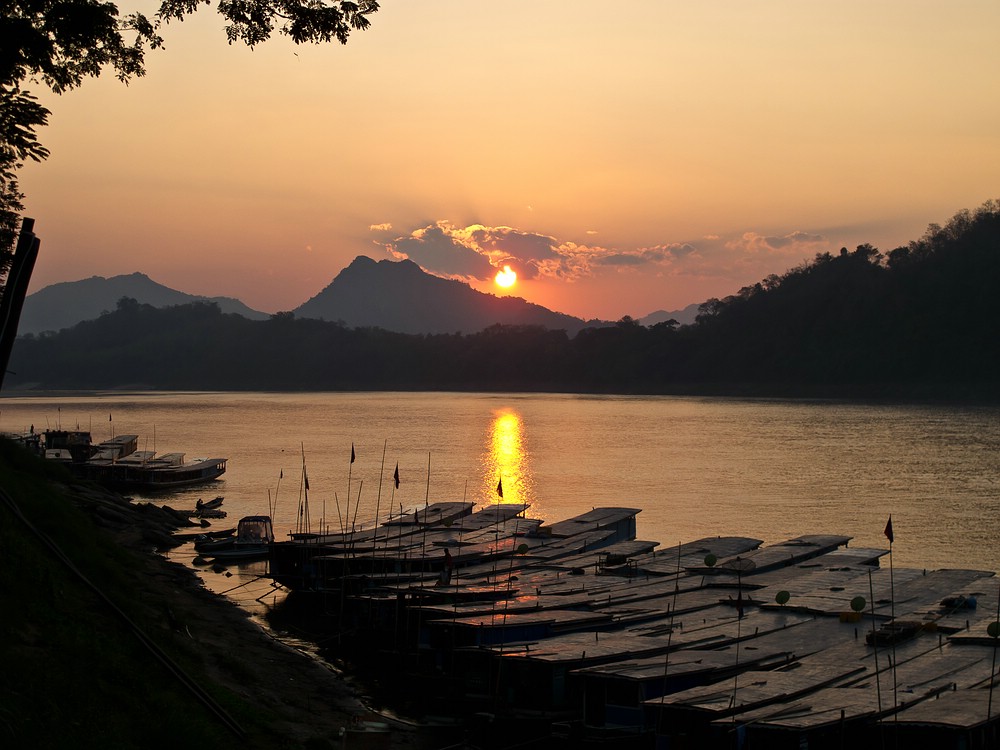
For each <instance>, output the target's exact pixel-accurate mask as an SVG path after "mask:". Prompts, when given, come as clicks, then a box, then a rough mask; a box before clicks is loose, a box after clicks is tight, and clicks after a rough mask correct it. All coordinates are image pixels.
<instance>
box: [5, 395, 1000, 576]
mask: <svg viewBox="0 0 1000 750" xmlns="http://www.w3.org/2000/svg"><path fill="white" fill-rule="evenodd" d="M32 425H33V426H34V429H35V430H36V431H40V430H44V429H46V428H55V427H61V428H63V429H73V428H77V427H79V428H82V429H89V430H91V432H92V433H93V435H94V438H95V440H103V439H106V438H108V437H110V436H111V435H121V434H136V435H139V436H140V438H139V447H140V449H146V450H154V449H155V450H156V451H158V452H161V453H163V452H184V453H186V454H187V455H188V457H189V458H193V457H202V456H206V457H207V456H211V457H225V458H228V459H229V464H228V471H227V472H226V474H225V475H224V477H223V478H222V479H221V480H219V481H217V482H214V483H213V484H212V485H210V486H201V487H195V488H189V489H186V490H183V491H180V492H176V493H172V494H171V495H168V496H162V495H161V496H153V497H143V496H136V498H137V499H140V500H141V499H149V500H153V501H155V502H158V503H168V504H170V505H172V506H173V507H177V508H189V507H194V504H195V501H196V500H197V499H198V498H204V499H206V500H207V499H209V498H211V497H214V496H216V495H223V496H224V497H225V503H224V505H223V509H224V510H226V511H227V512H228V518H227V519H226V520H225V521H217V522H215V525H216V527H221V526H224V525H234V524H235V522H236V520H237V519H238V518H239V517H240V516H243V515H251V514H264V513H270V514H271V515H272V516H273V517H274V523H275V531H276V533H277V534H278V536H279V538H282V537H283V536H284V535H285V533H286V532H288V531H291V530H293V529H295V528H296V527H297V525H298V524H300V523H304V522H305V520H306V514H305V513H304V512H303V513H300V509H302V510H303V511H304V510H305V508H304V501H305V500H306V499H307V500H308V520H309V524H310V527H311V528H312V530H319V528H320V527H322V526H325V527H327V528H330V529H339V528H341V527H343V526H347V527H348V528H349V527H350V525H351V524H353V525H355V527H358V528H360V527H362V526H369V525H371V524H372V523H373V522H374V521H375V518H376V510H378V515H379V517H384V516H385V513H386V512H387V511H388V509H389V508H390V507H391V508H393V509H395V510H396V511H398V510H399V507H400V506H403V507H404V508H407V509H409V508H413V507H416V506H419V505H423V504H424V503H425V502H427V501H430V502H436V501H441V500H462V499H468V500H470V501H474V502H476V503H488V502H495V501H496V500H497V499H498V495H497V485H498V483H502V488H503V500H504V501H510V502H522V501H524V502H528V503H530V504H531V510H530V512H529V515H531V516H535V517H540V518H544V519H547V520H552V521H554V520H560V519H563V518H567V517H569V516H572V515H576V514H578V513H581V512H583V511H585V510H589V509H590V508H592V507H594V506H626V507H633V508H639V509H641V510H642V512H641V513H640V514H639V516H638V535H639V537H640V538H642V539H648V540H655V541H659V542H660V543H661V544H662V545H663V546H666V547H669V546H672V545H676V544H677V543H678V542H684V541H691V540H694V539H698V538H701V537H705V536H714V535H743V536H751V537H756V538H758V539H761V540H762V541H764V542H765V543H774V542H779V541H782V540H784V539H787V538H789V537H793V536H797V535H799V534H813V533H830V534H844V535H848V536H851V537H853V540H852V542H851V544H852V546H863V547H887V539H886V537H885V536H884V535H883V530H884V528H885V525H886V521H887V519H888V518H889V515H890V514H892V521H893V528H894V532H895V543H894V544H893V559H894V564H895V565H897V566H910V567H921V568H928V569H933V568H974V569H980V570H990V571H995V570H1000V563H998V555H1000V513H998V511H1000V495H998V478H1000V450H998V449H1000V408H998V407H994V406H982V407H977V406H937V405H885V404H862V403H843V402H825V401H791V400H748V399H726V398H688V397H624V396H580V395H552V394H516V395H509V394H466V393H462V394H456V393H278V394H276V393H120V392H115V393H107V394H91V395H58V396H33V397H21V396H16V397H9V396H8V397H4V398H0V431H6V432H13V431H21V430H27V429H29V427H30V426H32ZM352 446H353V451H354V456H355V460H354V462H353V463H352V461H351V454H352ZM397 465H398V471H399V477H400V484H399V488H398V489H396V488H395V483H394V481H393V474H394V471H395V469H396V466H397ZM304 477H305V478H307V479H308V485H309V489H308V491H306V490H305V484H306V483H305V481H304Z"/></svg>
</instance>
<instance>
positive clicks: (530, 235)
mask: <svg viewBox="0 0 1000 750" xmlns="http://www.w3.org/2000/svg"><path fill="white" fill-rule="evenodd" d="M387 226H389V225H379V226H378V228H379V229H384V228H385V227H387ZM372 228H373V229H375V227H374V226H373V227H372ZM585 234H590V232H589V231H588V232H586V233H585ZM379 244H380V245H382V246H384V248H385V250H386V252H387V253H388V254H389V255H390V256H391V257H393V258H396V259H400V260H402V259H409V260H411V261H413V262H414V263H417V264H418V265H419V266H420V267H421V268H423V269H424V270H425V271H427V272H429V273H433V274H436V275H438V276H444V277H447V278H454V279H460V280H465V281H485V280H489V279H492V278H493V277H494V276H495V275H496V273H497V271H498V270H500V269H502V268H503V267H504V266H505V265H509V266H510V267H511V268H512V269H513V270H514V271H516V272H517V275H518V278H520V279H525V280H530V279H551V280H560V281H564V282H573V281H577V280H579V279H581V278H584V277H594V276H601V275H604V274H608V273H618V274H628V273H641V274H655V275H659V276H673V277H684V276H689V277H698V278H701V279H710V278H718V279H728V280H732V281H733V282H734V283H735V284H737V285H742V284H745V283H748V282H755V281H758V280H760V279H762V278H764V277H766V276H768V275H770V274H773V273H779V274H780V273H784V272H785V271H787V270H788V269H790V268H792V267H794V266H796V265H798V264H800V263H801V262H803V261H805V260H807V259H811V258H812V257H813V256H814V255H816V253H820V252H824V251H828V250H830V242H829V241H828V240H827V239H826V238H825V237H823V236H822V235H820V234H816V233H810V232H804V231H798V230H796V231H792V232H789V233H787V234H784V235H764V234H759V233H756V232H752V231H748V232H744V233H743V234H741V235H738V236H729V237H726V236H722V235H714V234H713V235H706V236H704V237H701V238H699V239H697V240H688V241H682V242H670V243H664V244H659V245H653V246H650V247H638V248H612V247H604V246H601V245H596V244H583V243H577V242H573V241H570V240H560V239H558V238H556V237H552V236H550V235H546V234H539V233H536V232H530V231H524V230H520V229H515V228H512V227H508V226H496V227H489V226H484V225H482V224H472V225H469V226H465V227H462V226H456V225H454V224H452V223H451V222H449V221H447V220H441V221H438V222H436V223H435V224H431V225H428V226H424V227H419V228H417V229H414V230H412V231H411V232H410V233H409V234H408V235H403V236H399V237H396V238H395V239H392V240H390V241H388V242H386V241H384V240H382V241H380V242H379Z"/></svg>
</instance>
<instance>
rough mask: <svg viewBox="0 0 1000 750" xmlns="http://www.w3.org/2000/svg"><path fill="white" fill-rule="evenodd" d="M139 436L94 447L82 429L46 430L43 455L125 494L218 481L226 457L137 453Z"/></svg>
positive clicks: (83, 477) (223, 470)
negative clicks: (188, 457) (193, 457)
mask: <svg viewBox="0 0 1000 750" xmlns="http://www.w3.org/2000/svg"><path fill="white" fill-rule="evenodd" d="M138 442H139V436H138V435H118V436H116V437H114V438H112V439H111V440H106V441H104V442H101V443H97V444H94V443H93V442H92V440H91V435H90V433H89V432H86V431H83V430H75V431H68V430H47V431H46V432H45V433H44V455H45V457H46V458H47V459H49V460H53V461H60V462H62V463H64V464H65V465H66V466H67V467H68V468H69V470H70V471H71V472H72V473H73V474H75V475H76V476H78V477H80V478H81V479H89V480H91V481H94V482H97V483H98V484H102V485H104V486H106V487H110V488H112V489H117V490H124V491H156V490H166V489H173V488H176V487H184V486H187V485H192V484H200V483H202V482H210V481H212V480H214V479H218V478H219V477H220V476H222V475H223V474H224V473H225V472H226V461H227V459H225V458H196V459H193V460H191V461H188V460H186V459H185V456H184V454H183V453H165V454H161V455H157V454H156V453H155V452H154V451H140V450H138Z"/></svg>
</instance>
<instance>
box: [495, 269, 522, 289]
mask: <svg viewBox="0 0 1000 750" xmlns="http://www.w3.org/2000/svg"><path fill="white" fill-rule="evenodd" d="M494 281H496V283H497V286H502V287H503V288H504V289H507V288H509V287H512V286H514V282H515V281H517V274H516V273H514V272H513V271H512V270H511V269H510V266H504V267H503V270H502V271H497V275H496V278H495V279H494Z"/></svg>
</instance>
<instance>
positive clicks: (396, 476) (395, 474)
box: [392, 463, 399, 490]
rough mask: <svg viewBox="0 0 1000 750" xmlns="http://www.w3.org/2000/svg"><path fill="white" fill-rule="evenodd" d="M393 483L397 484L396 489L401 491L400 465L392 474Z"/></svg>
mask: <svg viewBox="0 0 1000 750" xmlns="http://www.w3.org/2000/svg"><path fill="white" fill-rule="evenodd" d="M392 481H394V482H395V483H396V489H397V490H398V489H399V464H398V463H397V464H396V470H395V471H394V472H392Z"/></svg>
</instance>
